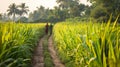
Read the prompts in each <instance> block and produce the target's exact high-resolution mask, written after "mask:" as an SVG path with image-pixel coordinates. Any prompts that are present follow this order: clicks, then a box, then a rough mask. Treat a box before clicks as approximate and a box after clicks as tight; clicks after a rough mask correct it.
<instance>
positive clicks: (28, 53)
mask: <svg viewBox="0 0 120 67" xmlns="http://www.w3.org/2000/svg"><path fill="white" fill-rule="evenodd" d="M44 25H45V24H44V23H41V24H23V23H12V22H9V23H0V67H30V65H31V58H32V52H33V50H34V47H35V46H36V45H37V41H38V40H39V38H40V37H41V36H43V34H44Z"/></svg>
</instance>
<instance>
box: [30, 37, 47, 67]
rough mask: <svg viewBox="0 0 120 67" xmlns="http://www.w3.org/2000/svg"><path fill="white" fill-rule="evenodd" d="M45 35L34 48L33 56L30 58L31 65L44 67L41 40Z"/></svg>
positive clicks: (42, 39)
mask: <svg viewBox="0 0 120 67" xmlns="http://www.w3.org/2000/svg"><path fill="white" fill-rule="evenodd" d="M44 39H45V36H44V37H42V38H41V39H40V40H39V43H38V46H37V47H36V48H35V51H34V56H33V59H32V67H44V55H43V41H44Z"/></svg>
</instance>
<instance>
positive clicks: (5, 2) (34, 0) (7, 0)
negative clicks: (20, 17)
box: [0, 0, 88, 13]
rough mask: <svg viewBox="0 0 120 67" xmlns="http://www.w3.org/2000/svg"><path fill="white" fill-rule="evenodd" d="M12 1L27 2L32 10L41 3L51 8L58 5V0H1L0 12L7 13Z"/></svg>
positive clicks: (85, 2) (83, 0)
mask: <svg viewBox="0 0 120 67" xmlns="http://www.w3.org/2000/svg"><path fill="white" fill-rule="evenodd" d="M80 1H81V3H84V4H88V3H87V1H86V0H80ZM12 3H15V4H16V5H20V4H21V3H26V6H28V7H29V10H30V12H31V11H34V10H36V9H37V8H36V7H39V6H40V5H42V6H44V7H45V8H50V9H52V8H54V6H56V5H57V3H56V0H0V13H6V11H7V9H8V6H9V5H10V4H12Z"/></svg>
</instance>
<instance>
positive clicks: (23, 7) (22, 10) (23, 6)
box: [18, 3, 29, 16]
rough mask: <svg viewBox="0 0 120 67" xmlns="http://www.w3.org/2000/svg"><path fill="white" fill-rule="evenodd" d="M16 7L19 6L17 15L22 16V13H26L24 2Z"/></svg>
mask: <svg viewBox="0 0 120 67" xmlns="http://www.w3.org/2000/svg"><path fill="white" fill-rule="evenodd" d="M18 7H20V8H21V9H20V11H19V15H20V16H22V15H24V14H27V12H28V11H29V10H28V6H26V5H25V3H22V4H21V5H19V6H18Z"/></svg>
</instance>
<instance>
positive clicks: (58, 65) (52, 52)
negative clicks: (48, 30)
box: [48, 36, 65, 67]
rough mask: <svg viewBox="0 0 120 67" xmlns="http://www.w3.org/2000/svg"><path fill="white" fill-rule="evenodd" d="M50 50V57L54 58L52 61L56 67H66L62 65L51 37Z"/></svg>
mask: <svg viewBox="0 0 120 67" xmlns="http://www.w3.org/2000/svg"><path fill="white" fill-rule="evenodd" d="M48 50H49V52H50V55H51V57H52V61H53V63H54V67H65V66H64V64H62V63H61V61H60V59H59V58H58V56H57V53H56V51H55V49H54V45H53V41H52V36H50V37H49V40H48Z"/></svg>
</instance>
